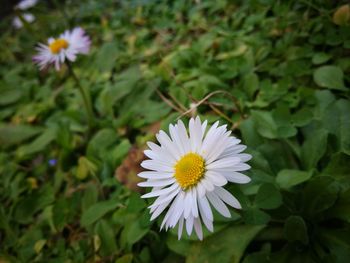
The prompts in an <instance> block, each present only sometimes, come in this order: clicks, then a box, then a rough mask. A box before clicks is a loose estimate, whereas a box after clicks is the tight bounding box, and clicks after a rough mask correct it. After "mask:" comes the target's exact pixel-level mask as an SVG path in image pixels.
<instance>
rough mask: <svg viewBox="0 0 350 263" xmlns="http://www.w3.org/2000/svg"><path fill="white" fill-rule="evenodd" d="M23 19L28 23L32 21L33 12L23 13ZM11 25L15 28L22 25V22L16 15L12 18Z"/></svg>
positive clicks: (33, 17) (33, 18)
mask: <svg viewBox="0 0 350 263" xmlns="http://www.w3.org/2000/svg"><path fill="white" fill-rule="evenodd" d="M23 19H24V20H25V21H26V22H28V23H32V22H33V21H34V20H35V16H33V14H31V13H24V14H23ZM12 25H13V26H14V27H15V28H17V29H19V28H22V27H23V23H22V21H21V19H20V18H19V17H17V16H16V17H15V18H14V19H13V20H12Z"/></svg>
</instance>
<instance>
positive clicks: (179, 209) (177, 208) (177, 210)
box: [169, 191, 185, 227]
mask: <svg viewBox="0 0 350 263" xmlns="http://www.w3.org/2000/svg"><path fill="white" fill-rule="evenodd" d="M184 198H185V193H184V192H183V191H180V193H179V195H178V197H177V198H176V200H175V201H174V212H173V215H172V218H171V219H170V221H169V225H170V226H171V227H175V225H176V224H177V222H178V221H179V219H180V218H181V217H183V212H184V206H183V202H184Z"/></svg>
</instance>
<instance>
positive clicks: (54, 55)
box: [33, 27, 91, 70]
mask: <svg viewBox="0 0 350 263" xmlns="http://www.w3.org/2000/svg"><path fill="white" fill-rule="evenodd" d="M47 42H48V43H47V45H45V44H42V43H39V46H38V47H37V50H38V52H39V54H38V55H36V56H34V57H33V60H34V62H36V63H37V64H38V65H39V67H40V69H43V68H45V67H47V66H50V65H52V64H54V65H55V68H56V70H59V69H60V66H61V64H63V63H64V62H65V60H66V59H67V60H69V61H72V62H73V61H75V60H76V57H77V55H78V54H87V53H88V52H89V50H90V44H91V41H90V38H89V37H88V36H87V35H86V33H85V31H84V30H83V29H82V28H80V27H77V28H74V29H73V30H71V31H69V30H66V31H65V32H64V33H63V34H61V35H60V36H59V37H58V38H52V37H51V38H49V39H48V41H47Z"/></svg>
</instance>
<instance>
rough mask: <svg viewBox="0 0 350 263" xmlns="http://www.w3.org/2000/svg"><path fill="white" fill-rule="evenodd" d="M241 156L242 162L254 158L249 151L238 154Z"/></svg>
mask: <svg viewBox="0 0 350 263" xmlns="http://www.w3.org/2000/svg"><path fill="white" fill-rule="evenodd" d="M237 156H238V157H239V158H241V161H242V162H248V161H249V160H250V159H252V156H251V155H250V154H248V153H241V154H238V155H237Z"/></svg>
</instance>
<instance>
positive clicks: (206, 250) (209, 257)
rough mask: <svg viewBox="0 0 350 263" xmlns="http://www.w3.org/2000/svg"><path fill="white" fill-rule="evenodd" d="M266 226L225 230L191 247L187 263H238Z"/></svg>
mask: <svg viewBox="0 0 350 263" xmlns="http://www.w3.org/2000/svg"><path fill="white" fill-rule="evenodd" d="M264 227H265V226H246V225H238V226H232V227H229V228H225V229H224V230H222V231H220V232H218V233H216V234H215V235H213V236H211V237H209V238H207V239H205V240H204V241H201V242H196V243H194V245H193V246H192V247H191V249H190V252H189V253H188V257H187V259H186V262H187V263H196V262H198V263H202V262H210V263H226V262H227V263H228V262H230V263H238V262H240V260H241V257H242V256H243V254H244V251H245V249H246V247H247V246H248V244H249V243H250V242H251V240H252V239H253V238H254V237H255V236H256V235H257V234H258V233H259V232H260V231H261V230H262V229H263V228H264Z"/></svg>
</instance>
